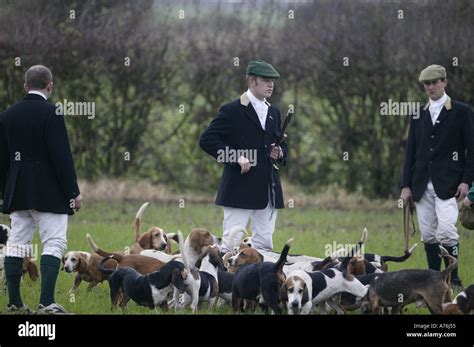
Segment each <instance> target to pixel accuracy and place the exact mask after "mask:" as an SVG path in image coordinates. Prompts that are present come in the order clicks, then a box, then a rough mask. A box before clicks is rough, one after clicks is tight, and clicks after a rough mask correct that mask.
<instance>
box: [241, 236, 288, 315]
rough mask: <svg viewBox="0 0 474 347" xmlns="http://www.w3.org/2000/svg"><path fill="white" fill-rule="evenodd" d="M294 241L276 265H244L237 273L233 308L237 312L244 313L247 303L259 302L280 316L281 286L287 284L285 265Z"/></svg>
mask: <svg viewBox="0 0 474 347" xmlns="http://www.w3.org/2000/svg"><path fill="white" fill-rule="evenodd" d="M292 241H293V239H289V240H288V241H287V242H286V244H285V246H284V247H283V250H282V252H281V255H280V258H279V259H278V261H277V262H276V263H273V262H267V261H264V262H259V263H254V264H248V265H243V266H241V267H239V269H238V270H237V272H236V273H235V277H234V282H233V285H232V306H233V308H234V311H235V312H243V311H244V304H245V302H246V301H247V302H248V301H250V302H257V301H259V303H260V304H261V305H262V308H263V309H264V310H265V311H267V310H268V308H270V309H271V310H272V311H273V312H274V313H277V314H280V313H281V308H280V297H279V289H280V286H281V285H282V284H283V283H284V282H285V278H286V277H285V274H284V273H283V265H284V264H285V262H286V257H287V255H288V252H289V250H290V245H291V242H292Z"/></svg>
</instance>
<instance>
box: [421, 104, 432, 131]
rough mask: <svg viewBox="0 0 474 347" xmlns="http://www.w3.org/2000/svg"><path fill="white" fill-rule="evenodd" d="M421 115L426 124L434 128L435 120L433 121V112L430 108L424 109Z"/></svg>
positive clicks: (430, 128)
mask: <svg viewBox="0 0 474 347" xmlns="http://www.w3.org/2000/svg"><path fill="white" fill-rule="evenodd" d="M421 117H422V118H423V121H424V122H425V126H426V127H427V128H428V129H429V130H430V131H432V130H433V122H432V121H431V114H430V111H429V110H426V109H424V110H423V111H421Z"/></svg>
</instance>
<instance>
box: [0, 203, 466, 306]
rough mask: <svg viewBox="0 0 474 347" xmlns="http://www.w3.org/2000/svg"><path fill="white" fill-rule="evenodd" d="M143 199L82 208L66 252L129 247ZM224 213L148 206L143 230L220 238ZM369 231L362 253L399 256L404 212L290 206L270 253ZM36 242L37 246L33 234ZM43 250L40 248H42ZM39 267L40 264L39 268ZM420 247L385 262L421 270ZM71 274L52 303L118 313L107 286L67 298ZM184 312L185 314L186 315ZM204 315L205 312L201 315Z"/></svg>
mask: <svg viewBox="0 0 474 347" xmlns="http://www.w3.org/2000/svg"><path fill="white" fill-rule="evenodd" d="M141 203H142V202H141V201H133V202H132V201H126V202H93V203H89V204H87V203H86V204H85V205H84V207H83V208H82V210H81V211H80V212H79V213H78V214H76V215H75V216H74V217H72V218H71V219H70V224H69V231H68V237H69V242H68V250H83V251H88V252H90V251H91V249H90V248H89V246H88V245H87V242H86V238H85V235H86V233H90V234H91V235H92V236H93V238H94V241H95V242H96V243H97V244H98V245H99V246H101V247H103V248H104V249H107V250H119V249H123V248H124V247H125V246H131V245H132V243H133V240H134V234H133V220H134V216H135V213H136V211H137V209H138V208H139V207H140V205H141ZM222 215H223V212H222V209H221V208H219V207H217V206H214V205H212V204H205V205H204V204H186V206H185V208H179V206H178V203H176V205H169V204H168V205H163V204H160V203H156V202H155V203H151V204H150V206H149V207H148V209H147V210H146V211H145V213H144V216H143V227H142V232H143V231H145V230H146V229H147V228H148V227H150V226H152V225H158V226H160V227H162V228H163V229H165V230H166V231H168V232H175V231H177V230H182V231H183V233H184V235H185V236H186V235H187V234H188V233H189V231H190V230H191V229H192V228H195V227H203V228H206V229H208V230H210V231H211V232H212V233H214V234H217V235H221V232H222V231H221V228H222ZM0 223H8V224H9V220H8V216H0ZM364 228H367V230H368V239H367V243H366V246H365V251H366V252H371V253H377V254H380V255H402V253H403V230H402V212H401V211H399V210H397V209H393V210H385V211H376V212H375V211H367V210H362V209H360V210H359V209H352V210H326V209H324V210H323V209H320V208H314V207H311V208H309V207H308V208H293V209H285V210H280V211H279V214H278V219H277V228H276V232H275V234H274V250H275V251H278V252H279V251H280V250H281V248H282V247H283V245H284V243H285V241H286V240H287V239H289V238H290V237H293V238H294V241H293V245H292V248H291V250H290V253H302V254H307V255H313V256H319V257H323V256H324V252H325V250H326V247H327V245H331V246H332V245H334V243H335V244H349V243H355V242H357V240H359V238H360V236H361V233H362V230H363V229H364ZM458 228H459V233H460V240H461V247H460V264H461V266H460V275H461V278H462V279H463V283H464V285H465V286H467V285H468V284H471V283H474V268H473V266H472V265H473V263H474V234H473V233H472V232H470V231H468V230H465V229H464V228H463V227H462V226H460V225H459V226H458ZM419 238H420V235H419V233H417V234H416V235H415V237H414V238H412V239H410V245H411V244H413V243H415V242H418V240H419ZM34 243H39V238H38V236H37V235H36V236H35V239H34ZM40 249H41V248H40ZM38 265H39V264H38ZM425 267H426V260H425V254H424V250H423V245H422V244H420V245H419V247H418V248H417V249H416V250H415V253H414V254H413V256H412V257H411V258H410V259H408V260H407V261H406V262H405V263H400V264H397V263H389V270H391V271H393V270H399V269H403V268H425ZM74 276H75V274H68V273H66V272H64V271H61V272H60V274H59V279H58V285H57V294H56V301H57V302H58V303H60V304H62V305H63V306H64V307H65V308H66V309H67V310H68V311H70V312H74V313H76V314H111V313H113V314H122V311H121V310H115V311H113V312H112V311H111V309H110V299H109V288H108V284H107V283H106V282H104V283H102V284H100V285H98V286H97V287H95V288H94V289H93V290H92V291H91V292H87V291H86V288H87V283H85V282H83V283H82V284H81V286H80V287H79V289H78V291H77V292H76V295H75V296H74V297H70V296H69V294H68V290H69V288H70V287H71V285H72V283H73V280H74ZM21 289H22V296H23V300H24V302H25V303H26V304H27V305H28V306H29V307H30V308H35V307H36V306H37V305H38V300H39V291H40V280H38V281H36V282H32V281H31V280H30V279H29V278H28V277H26V278H25V279H24V280H23V282H22V287H21ZM6 304H7V298H6V293H5V291H4V290H2V291H0V313H5V309H6ZM214 312H215V313H219V314H228V313H231V310H230V308H228V307H223V308H221V309H215V310H214ZM124 313H126V314H162V311H161V310H160V309H156V310H154V311H151V310H149V309H147V308H144V307H139V306H137V305H136V304H135V303H133V302H130V303H129V306H128V308H127V309H126V310H125V311H124ZM184 313H189V312H187V311H185V312H184ZM201 313H207V310H203V311H201ZM408 313H413V314H426V313H428V310H427V309H416V308H415V307H414V305H410V306H408Z"/></svg>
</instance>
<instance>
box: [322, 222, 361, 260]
mask: <svg viewBox="0 0 474 347" xmlns="http://www.w3.org/2000/svg"><path fill="white" fill-rule="evenodd" d="M367 234H368V231H367V228H364V230H362V236H361V237H360V240H359V242H357V244H355V245H354V246H353V247H352V248H351V249H350V250H349V251H347V250H346V249H345V248H342V249H338V250H337V251H335V252H333V253H332V254H331V255H330V257H331V259H332V260H336V259H337V258H340V257H354V256H357V255H359V254H360V253H361V249H362V246H363V245H364V243H365V242H366V241H367Z"/></svg>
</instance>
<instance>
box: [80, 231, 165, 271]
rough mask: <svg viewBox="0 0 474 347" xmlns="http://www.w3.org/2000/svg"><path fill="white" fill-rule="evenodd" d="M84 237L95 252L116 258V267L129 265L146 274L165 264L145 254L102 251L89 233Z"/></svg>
mask: <svg viewBox="0 0 474 347" xmlns="http://www.w3.org/2000/svg"><path fill="white" fill-rule="evenodd" d="M86 238H87V242H88V243H89V246H90V247H91V248H92V249H93V250H94V252H95V253H97V254H98V255H100V256H102V257H107V258H111V259H114V260H116V261H117V263H118V265H117V268H121V267H131V268H133V269H135V270H136V271H138V272H139V273H140V274H142V275H146V274H149V273H151V272H153V271H156V270H158V269H160V268H161V267H163V266H164V265H165V264H166V263H164V262H162V261H160V260H158V259H155V258H152V257H147V256H145V255H140V254H122V253H120V252H108V251H104V250H103V249H101V248H99V247H98V246H97V245H96V244H95V243H94V241H93V240H92V237H91V236H90V234H87V235H86ZM114 270H115V269H110V270H107V271H106V273H108V274H111V273H112V272H114Z"/></svg>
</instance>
